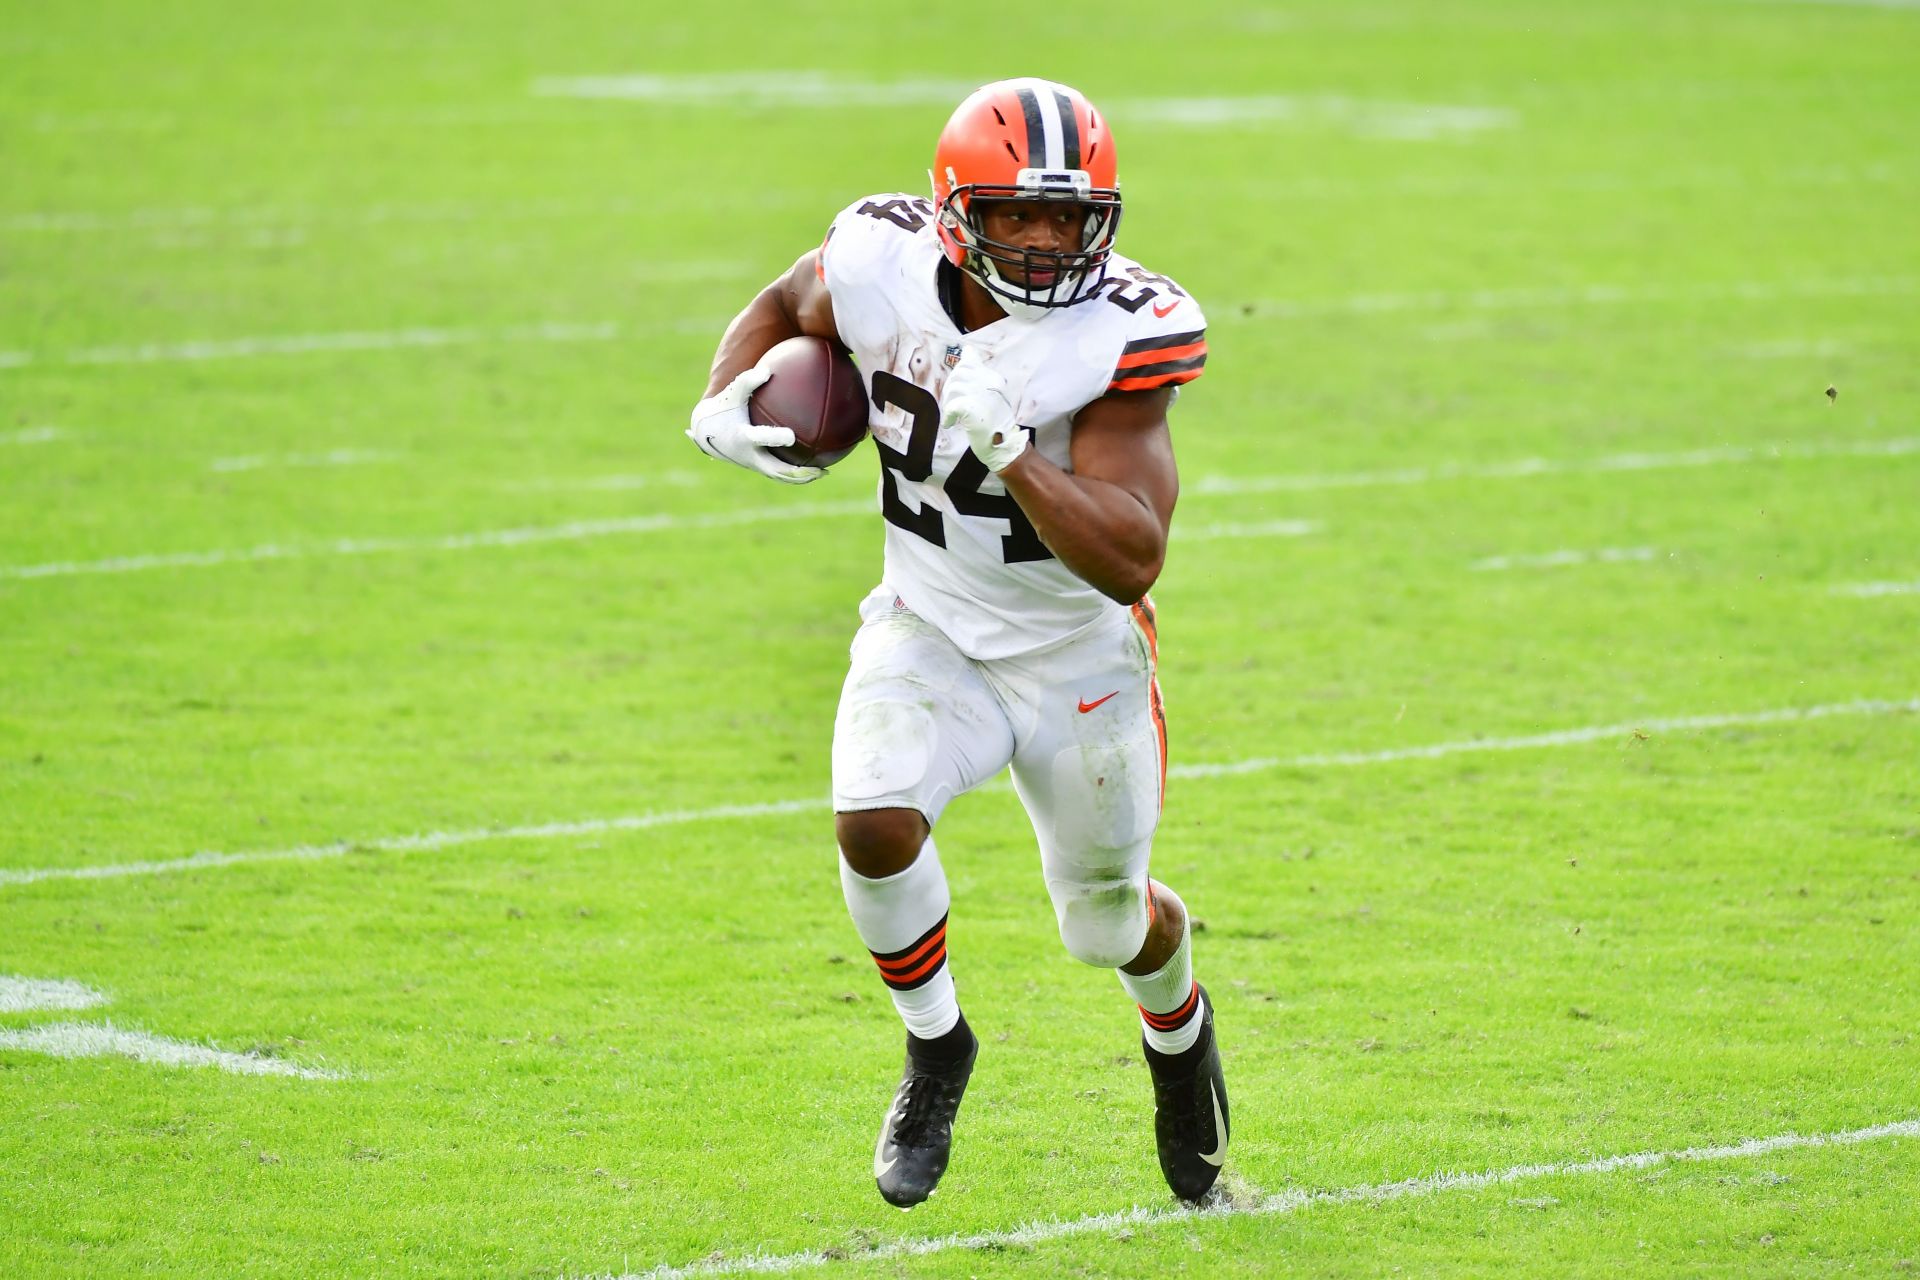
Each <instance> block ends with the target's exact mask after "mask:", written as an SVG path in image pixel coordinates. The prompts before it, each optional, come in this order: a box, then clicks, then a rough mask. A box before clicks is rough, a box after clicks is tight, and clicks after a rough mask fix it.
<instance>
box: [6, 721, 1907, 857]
mask: <svg viewBox="0 0 1920 1280" xmlns="http://www.w3.org/2000/svg"><path fill="white" fill-rule="evenodd" d="M1900 712H1920V697H1915V698H1907V699H1905V700H1903V701H1889V700H1883V699H1861V700H1858V701H1855V702H1831V703H1826V704H1824V705H1820V706H1812V707H1776V708H1773V709H1771V710H1767V711H1742V712H1733V713H1730V714H1727V715H1715V716H1675V717H1669V718H1666V719H1654V720H1641V721H1637V722H1630V723H1624V724H1610V725H1596V726H1591V727H1588V728H1581V729H1561V730H1557V731H1555V732H1553V733H1540V734H1530V735H1526V736H1523V737H1517V738H1470V739H1467V740H1465V741H1459V742H1436V743H1430V744H1428V745H1426V746H1419V747H1392V748H1389V749H1387V750H1384V751H1346V752H1333V753H1329V754H1320V755H1302V756H1263V757H1258V758H1255V759H1251V760H1234V761H1226V762H1223V763H1219V764H1180V765H1174V766H1173V767H1172V768H1170V769H1169V770H1168V771H1167V772H1168V775H1169V776H1171V777H1175V778H1222V777H1231V776H1235V775H1239V774H1245V773H1260V772H1264V771H1266V770H1269V769H1327V768H1340V767H1347V766H1357V765H1369V764H1388V763H1391V762H1393V761H1396V760H1434V759H1439V758H1440V757H1442V756H1452V755H1464V754H1468V753H1471V752H1478V751H1525V750H1529V749H1531V748H1536V747H1565V746H1574V745H1577V744H1580V743H1586V742H1600V741H1605V740H1607V739H1610V738H1611V739H1617V740H1619V741H1620V742H1622V743H1624V742H1627V741H1629V740H1638V739H1639V738H1642V737H1645V736H1647V735H1649V734H1653V733H1664V732H1687V731H1691V730H1697V729H1722V728H1730V727H1735V726H1743V725H1762V724H1787V723H1794V722H1799V721H1807V720H1825V719H1830V718H1832V717H1835V716H1874V715H1892V714H1896V713H1900ZM978 789H979V790H982V791H1003V792H1004V791H1008V790H1010V789H1011V788H1010V787H1009V786H1008V785H1007V784H1006V783H1005V782H997V783H990V784H988V785H987V786H985V787H982V788H978ZM831 807H832V801H831V800H829V799H828V798H826V797H824V796H821V797H814V798H810V799H798V800H776V801H772V802H770V803H766V804H727V805H717V806H714V807H713V808H708V809H678V810H668V811H665V812H660V813H638V814H628V815H625V816H622V817H616V818H587V819H583V820H579V821H573V822H547V823H541V824H539V825H535V826H520V827H476V828H470V829H468V830H465V831H430V832H425V833H421V834H416V835H405V836H373V837H367V838H363V839H359V840H340V841H335V842H333V843H331V844H311V845H295V846H293V847H292V848H287V849H262V850H252V851H243V852H238V853H215V852H209V853H196V854H190V855H188V856H186V857H183V858H162V859H154V860H148V861H141V862H107V863H95V864H92V865H88V866H76V867H20V868H8V867H0V886H5V885H20V884H37V883H39V882H41V881H44V880H108V879H117V878H119V877H121V876H146V875H164V874H166V873H168V872H174V871H199V870H205V869H211V868H214V867H231V866H240V865H243V864H248V863H255V862H292V861H307V860H315V859H322V858H338V857H341V856H343V855H345V854H348V853H354V852H368V853H406V852H412V851H415V850H431V849H446V848H451V847H453V846H456V845H466V844H478V843H480V842H482V841H488V840H544V839H577V838H579V837H582V836H593V835H601V834H604V833H606V832H610V831H640V830H645V829H646V828H649V827H667V826H679V825H681V824H684V823H692V822H713V821H719V820H724V819H738V818H764V817H769V816H779V815H786V814H795V813H825V812H827V811H828V810H829V809H830V808H831Z"/></svg>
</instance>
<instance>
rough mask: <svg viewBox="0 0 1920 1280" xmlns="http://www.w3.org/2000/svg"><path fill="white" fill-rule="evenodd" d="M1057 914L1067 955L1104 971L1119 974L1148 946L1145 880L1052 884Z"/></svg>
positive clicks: (1050, 889)
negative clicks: (1108, 970)
mask: <svg viewBox="0 0 1920 1280" xmlns="http://www.w3.org/2000/svg"><path fill="white" fill-rule="evenodd" d="M1047 893H1048V895H1049V896H1051V897H1052V898H1053V913H1054V915H1055V916H1056V917H1057V918H1058V919H1059V922H1060V941H1061V942H1063V943H1065V944H1066V948H1067V954H1068V955H1071V956H1072V957H1073V958H1074V959H1076V960H1079V961H1082V962H1084V963H1086V964H1090V965H1094V966H1096V967H1098V968H1101V969H1118V968H1119V967H1120V966H1121V965H1123V964H1126V963H1127V962H1129V961H1130V960H1132V959H1133V958H1134V957H1135V956H1137V955H1139V954H1140V948H1141V947H1143V946H1145V945H1146V941H1147V876H1146V873H1145V872H1144V871H1143V872H1141V873H1140V875H1139V876H1137V877H1133V878H1130V879H1117V880H1098V881H1092V882H1085V881H1077V880H1073V881H1070V880H1049V881H1047Z"/></svg>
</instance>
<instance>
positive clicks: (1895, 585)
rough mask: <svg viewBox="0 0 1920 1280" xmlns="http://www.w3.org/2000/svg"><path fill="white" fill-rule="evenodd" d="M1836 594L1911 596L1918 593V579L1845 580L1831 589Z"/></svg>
mask: <svg viewBox="0 0 1920 1280" xmlns="http://www.w3.org/2000/svg"><path fill="white" fill-rule="evenodd" d="M1833 593H1834V594H1835V595H1838V596H1862V597H1868V598H1871V597H1874V596H1911V595H1920V579H1915V580H1914V581H1912V582H1847V583H1842V584H1841V585H1840V586H1837V587H1835V588H1834V589H1833Z"/></svg>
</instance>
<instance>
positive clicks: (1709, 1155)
mask: <svg viewBox="0 0 1920 1280" xmlns="http://www.w3.org/2000/svg"><path fill="white" fill-rule="evenodd" d="M1889 1138H1920V1120H1898V1121H1895V1122H1893V1123H1891V1124H1877V1125H1870V1126H1868V1127H1866V1128H1863V1129H1848V1130H1845V1131H1844V1132H1840V1133H1806V1134H1801V1133H1783V1134H1777V1135H1775V1136H1774V1137H1771V1138H1749V1139H1747V1140H1746V1141H1744V1142H1734V1143H1729V1144H1727V1145H1725V1146H1715V1147H1686V1148H1683V1149H1681V1150H1678V1151H1636V1152H1633V1153H1631V1154H1629V1155H1618V1156H1603V1157H1601V1158H1599V1159H1597V1160H1567V1161H1561V1162H1558V1163H1551V1164H1522V1165H1513V1166H1511V1167H1509V1168H1505V1169H1488V1170H1486V1171H1484V1172H1481V1173H1436V1174H1431V1175H1428V1176H1426V1177H1421V1178H1405V1179H1402V1180H1401V1181H1399V1182H1375V1183H1369V1184H1365V1185H1362V1186H1357V1187H1335V1188H1330V1189H1328V1190H1324V1191H1282V1192H1279V1193H1277V1194H1275V1195H1269V1196H1262V1197H1260V1198H1259V1199H1258V1200H1256V1201H1255V1202H1254V1203H1252V1204H1250V1205H1246V1204H1232V1203H1227V1204H1218V1205H1214V1206H1210V1207H1208V1208H1203V1209H1177V1208H1158V1207H1155V1208H1149V1207H1144V1206H1136V1207H1134V1208H1131V1209H1122V1210H1119V1211H1118V1212H1115V1213H1098V1214H1092V1215H1089V1216H1088V1217H1084V1218H1067V1219H1059V1218H1055V1219H1051V1220H1046V1221H1041V1222H1032V1223H1028V1224H1026V1225H1025V1226H1020V1227H1015V1228H1013V1229H1011V1230H1008V1231H982V1232H977V1233H975V1234H972V1235H959V1234H955V1235H948V1236H933V1237H930V1238H924V1239H918V1240H890V1241H885V1242H882V1243H878V1244H859V1243H856V1244H853V1245H850V1246H847V1247H843V1248H834V1249H806V1250H802V1251H801V1252H798V1253H786V1254H766V1253H761V1254H749V1255H746V1256H744V1257H738V1258H728V1257H724V1256H722V1257H710V1258H708V1259H707V1260H705V1261H701V1262H692V1263H688V1264H686V1265H685V1266H677V1267H676V1266H671V1265H666V1266H659V1267H654V1268H653V1269H651V1270H648V1271H640V1272H627V1273H625V1274H624V1275H622V1276H620V1277H618V1280H691V1278H692V1277H695V1276H723V1275H768V1274H772V1275H778V1274H782V1273H785V1272H789V1271H799V1270H803V1269H806V1268H810V1267H822V1266H826V1265H828V1264H830V1263H834V1262H842V1261H845V1262H854V1263H862V1262H879V1261H886V1260H890V1259H894V1258H918V1257H925V1256H926V1255H928V1254H934V1253H948V1252H951V1251H953V1250H966V1251H970V1252H981V1251H986V1250H994V1249H1006V1248H1018V1247H1021V1246H1030V1245H1037V1244H1046V1243H1048V1242H1050V1241H1054V1240H1063V1239H1066V1238H1068V1237H1070V1236H1080V1235H1099V1234H1104V1233H1107V1232H1112V1231H1118V1230H1122V1229H1131V1230H1140V1229H1143V1228H1151V1227H1158V1226H1164V1225H1166V1224H1168V1223H1176V1222H1188V1223H1191V1222H1195V1221H1197V1220H1200V1219H1206V1218H1246V1217H1278V1216H1281V1215H1285V1214H1293V1213H1298V1212H1300V1211H1301V1210H1303V1209H1311V1208H1315V1207H1319V1206H1327V1207H1338V1206H1343V1205H1353V1204H1359V1205H1381V1204H1390V1203H1392V1202H1394V1201H1396V1200H1408V1199H1413V1198H1415V1197H1419V1196H1430V1195H1435V1194H1438V1193H1439V1192H1442V1191H1480V1190H1484V1189H1485V1188H1488V1187H1501V1186H1507V1185H1510V1184H1512V1183H1516V1182H1533V1181H1537V1180H1538V1179H1541V1178H1569V1177H1584V1176H1586V1175H1589V1174H1603V1173H1617V1172H1619V1171H1621V1170H1624V1169H1651V1168H1655V1167H1657V1166H1660V1165H1668V1164H1707V1163H1712V1162H1717V1161H1721V1160H1749V1159H1752V1158H1753V1157H1755V1156H1764V1155H1772V1154H1773V1153H1774V1152H1777V1151H1796V1150H1802V1149H1805V1148H1809V1147H1850V1146H1857V1145H1859V1144H1860V1143H1863V1142H1879V1141H1884V1140H1886V1139H1889Z"/></svg>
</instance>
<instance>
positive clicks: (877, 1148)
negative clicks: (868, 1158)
mask: <svg viewBox="0 0 1920 1280" xmlns="http://www.w3.org/2000/svg"><path fill="white" fill-rule="evenodd" d="M899 1110H900V1100H899V1099H898V1098H895V1099H894V1100H893V1105H892V1106H890V1107H888V1108H887V1118H886V1119H885V1120H883V1121H882V1122H881V1123H880V1140H879V1141H878V1142H876V1143H874V1144H873V1176H874V1177H875V1178H884V1177H886V1176H887V1170H889V1169H891V1168H893V1166H895V1165H896V1164H899V1163H900V1157H899V1156H895V1157H894V1158H893V1159H891V1160H882V1159H881V1158H880V1153H881V1152H883V1151H885V1150H886V1149H887V1135H888V1134H890V1133H892V1132H893V1117H894V1115H895V1114H896V1113H897V1112H898V1111H899Z"/></svg>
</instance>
